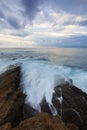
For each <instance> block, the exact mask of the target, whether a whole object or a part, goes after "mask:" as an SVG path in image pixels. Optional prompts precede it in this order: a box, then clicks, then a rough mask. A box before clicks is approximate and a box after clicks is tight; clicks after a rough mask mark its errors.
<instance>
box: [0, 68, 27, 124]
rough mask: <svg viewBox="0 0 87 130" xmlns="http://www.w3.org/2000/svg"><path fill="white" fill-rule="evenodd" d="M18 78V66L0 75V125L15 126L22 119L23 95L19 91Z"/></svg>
mask: <svg viewBox="0 0 87 130" xmlns="http://www.w3.org/2000/svg"><path fill="white" fill-rule="evenodd" d="M20 76H21V75H20V67H19V66H14V67H13V66H11V67H10V69H9V70H7V71H6V72H4V73H3V74H1V75H0V125H3V124H4V123H6V122H11V123H12V125H13V126H16V125H17V124H18V123H19V122H20V121H21V120H22V119H23V105H24V100H25V95H23V94H22V92H21V90H20V89H19V84H20Z"/></svg>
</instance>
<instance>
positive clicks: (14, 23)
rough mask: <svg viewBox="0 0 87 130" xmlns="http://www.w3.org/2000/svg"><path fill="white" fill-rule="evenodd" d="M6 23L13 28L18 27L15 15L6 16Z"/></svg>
mask: <svg viewBox="0 0 87 130" xmlns="http://www.w3.org/2000/svg"><path fill="white" fill-rule="evenodd" d="M6 20H7V21H8V23H9V24H10V25H11V26H12V27H13V28H15V29H20V22H19V20H18V19H17V18H16V17H13V16H9V17H7V18H6Z"/></svg>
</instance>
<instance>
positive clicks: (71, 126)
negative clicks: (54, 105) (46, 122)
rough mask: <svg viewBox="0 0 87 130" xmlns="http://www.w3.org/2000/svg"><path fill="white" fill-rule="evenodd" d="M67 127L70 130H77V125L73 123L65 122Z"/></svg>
mask: <svg viewBox="0 0 87 130" xmlns="http://www.w3.org/2000/svg"><path fill="white" fill-rule="evenodd" d="M67 127H68V128H69V129H70V130H79V129H78V127H77V126H76V125H74V124H67Z"/></svg>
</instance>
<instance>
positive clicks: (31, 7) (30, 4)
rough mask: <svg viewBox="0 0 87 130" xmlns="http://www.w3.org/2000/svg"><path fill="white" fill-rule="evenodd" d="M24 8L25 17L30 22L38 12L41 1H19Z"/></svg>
mask: <svg viewBox="0 0 87 130" xmlns="http://www.w3.org/2000/svg"><path fill="white" fill-rule="evenodd" d="M21 1H22V4H23V6H24V8H25V15H27V16H28V18H29V19H30V20H31V21H32V20H33V19H34V18H35V16H36V14H37V13H38V12H39V11H40V5H41V4H42V1H43V0H21Z"/></svg>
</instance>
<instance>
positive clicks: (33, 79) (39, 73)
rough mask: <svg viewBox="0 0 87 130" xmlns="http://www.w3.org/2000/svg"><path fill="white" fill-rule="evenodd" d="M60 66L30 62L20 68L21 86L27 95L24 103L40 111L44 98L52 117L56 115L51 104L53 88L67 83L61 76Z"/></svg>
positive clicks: (65, 78) (62, 75)
mask: <svg viewBox="0 0 87 130" xmlns="http://www.w3.org/2000/svg"><path fill="white" fill-rule="evenodd" d="M60 68H61V67H60V66H59V68H58V66H54V65H51V64H49V63H47V62H40V61H39V62H38V61H31V62H29V63H26V62H25V63H24V64H23V66H22V86H23V90H24V93H25V94H26V95H27V97H26V103H27V104H30V105H31V106H32V107H33V108H34V109H36V110H38V111H40V107H39V105H40V103H41V101H42V99H43V97H45V99H46V101H47V103H48V104H49V107H50V109H51V112H52V114H53V115H56V114H57V110H56V108H55V107H54V106H53V104H52V96H53V93H54V87H55V86H57V85H60V84H61V83H64V82H66V81H68V80H69V79H68V78H67V77H66V76H64V74H62V71H60ZM58 70H59V71H58Z"/></svg>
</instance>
